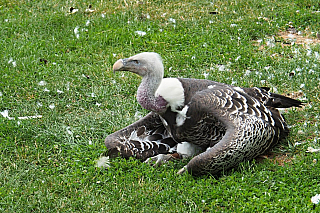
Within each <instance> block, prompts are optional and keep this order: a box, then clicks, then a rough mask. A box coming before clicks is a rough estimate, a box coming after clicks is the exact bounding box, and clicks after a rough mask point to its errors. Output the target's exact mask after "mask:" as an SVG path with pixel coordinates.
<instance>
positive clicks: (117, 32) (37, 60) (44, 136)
mask: <svg viewBox="0 0 320 213" xmlns="http://www.w3.org/2000/svg"><path fill="white" fill-rule="evenodd" d="M90 4H91V7H90V10H93V11H88V10H86V9H88V8H89V5H90ZM70 7H73V8H75V9H73V10H72V9H71V10H72V12H71V13H70ZM77 10H78V11H77ZM319 11H320V4H319V1H318V0H271V1H269V0H215V1H191V0H179V1H178V0H172V1H166V0H165V1H146V0H141V1H136V0H112V1H92V2H89V1H84V0H80V1H57V0H51V1H48V0H45V1H28V0H19V1H17V0H0V58H1V61H0V79H1V81H0V112H1V114H0V211H1V212H319V211H320V204H313V203H312V202H311V198H312V197H313V196H315V195H316V194H320V177H319V173H320V162H319V161H320V152H306V151H307V149H308V147H312V148H314V149H318V148H320V143H319V142H320V136H319V126H318V121H319V114H320V104H319V102H320V100H319V99H320V95H319V91H320V83H319V82H320V45H319V43H320V36H319V38H317V32H319V33H320V12H319ZM144 51H155V52H157V53H159V54H160V55H161V56H162V57H163V60H164V65H165V75H166V76H167V77H189V78H201V79H204V78H207V79H210V80H215V81H219V82H224V83H228V84H233V85H237V86H241V87H250V86H267V87H270V88H272V89H273V91H277V93H280V94H285V95H289V96H291V97H295V98H300V99H302V100H303V101H304V102H305V103H306V104H305V106H304V107H303V108H302V109H292V110H287V111H284V114H285V117H286V119H287V121H288V124H289V125H290V126H291V134H290V136H289V137H288V139H287V140H286V141H283V142H282V143H281V144H279V146H277V147H276V148H275V149H274V150H273V155H272V156H271V157H269V158H268V159H264V160H262V161H261V160H258V159H257V160H255V161H253V162H244V163H243V164H241V165H240V166H239V167H238V168H235V169H234V170H232V171H228V172H225V173H224V174H223V175H222V176H221V177H220V178H214V177H211V176H202V177H198V178H194V177H192V176H191V175H189V174H183V175H180V176H177V175H176V172H177V171H178V170H179V169H180V168H181V167H182V166H183V165H185V164H186V161H183V162H170V163H169V164H167V165H164V166H161V167H159V168H153V167H151V166H149V165H146V164H144V163H141V162H140V161H137V160H134V159H130V160H124V159H114V160H112V162H111V163H112V167H111V168H110V169H107V170H105V169H100V168H96V167H95V160H96V159H98V158H99V156H100V155H101V154H102V153H104V152H105V151H106V148H105V146H104V138H105V137H106V136H107V135H108V134H110V133H112V132H114V131H116V130H118V129H120V128H123V127H125V126H127V125H129V124H131V123H132V122H134V121H135V120H137V119H138V118H139V116H142V115H145V114H146V113H147V111H145V110H144V109H142V107H141V106H139V104H138V103H137V101H136V99H135V93H136V89H137V86H138V85H139V83H140V80H141V79H140V78H139V77H137V76H136V75H134V74H131V73H117V74H113V73H112V65H113V63H114V62H115V61H116V60H117V59H119V58H122V57H129V56H131V55H134V54H136V53H139V52H144ZM6 113H8V114H6ZM25 116H38V117H25ZM40 116H41V117H40ZM23 118H27V119H23Z"/></svg>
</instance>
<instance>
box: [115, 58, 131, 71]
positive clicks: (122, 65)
mask: <svg viewBox="0 0 320 213" xmlns="http://www.w3.org/2000/svg"><path fill="white" fill-rule="evenodd" d="M127 61H128V59H127V58H125V59H119V60H118V61H116V63H114V65H113V73H115V72H116V71H124V70H125V69H126V64H127Z"/></svg>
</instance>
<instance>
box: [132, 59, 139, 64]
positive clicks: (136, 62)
mask: <svg viewBox="0 0 320 213" xmlns="http://www.w3.org/2000/svg"><path fill="white" fill-rule="evenodd" d="M132 62H133V63H134V64H140V62H139V61H138V60H132Z"/></svg>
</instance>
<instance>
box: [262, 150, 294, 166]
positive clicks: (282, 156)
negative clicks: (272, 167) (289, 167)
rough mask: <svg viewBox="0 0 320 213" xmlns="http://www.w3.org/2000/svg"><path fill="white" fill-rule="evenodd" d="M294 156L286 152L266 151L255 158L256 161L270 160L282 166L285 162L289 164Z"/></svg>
mask: <svg viewBox="0 0 320 213" xmlns="http://www.w3.org/2000/svg"><path fill="white" fill-rule="evenodd" d="M293 159H294V157H291V156H289V154H288V153H273V152H270V153H266V154H264V155H260V156H258V157H257V158H256V161H258V162H262V161H264V160H268V161H271V162H272V163H273V164H277V165H279V166H284V165H285V164H291V163H292V161H293Z"/></svg>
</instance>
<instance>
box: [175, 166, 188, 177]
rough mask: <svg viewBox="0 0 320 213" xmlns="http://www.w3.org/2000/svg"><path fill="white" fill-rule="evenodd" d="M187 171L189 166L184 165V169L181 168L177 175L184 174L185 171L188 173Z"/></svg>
mask: <svg viewBox="0 0 320 213" xmlns="http://www.w3.org/2000/svg"><path fill="white" fill-rule="evenodd" d="M186 172H187V166H184V167H182V169H180V170H179V171H178V172H177V175H182V174H183V173H186Z"/></svg>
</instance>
